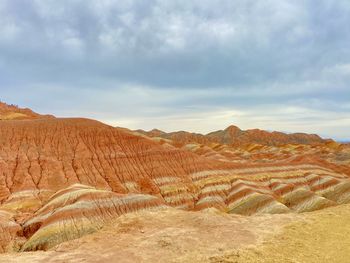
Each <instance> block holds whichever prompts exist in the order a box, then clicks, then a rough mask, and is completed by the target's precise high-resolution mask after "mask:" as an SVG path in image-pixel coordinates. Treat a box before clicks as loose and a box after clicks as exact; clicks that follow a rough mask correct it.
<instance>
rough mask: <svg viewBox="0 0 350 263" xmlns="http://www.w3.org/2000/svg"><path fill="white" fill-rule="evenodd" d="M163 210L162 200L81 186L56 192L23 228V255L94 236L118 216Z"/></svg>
mask: <svg viewBox="0 0 350 263" xmlns="http://www.w3.org/2000/svg"><path fill="white" fill-rule="evenodd" d="M162 208H166V206H165V205H164V202H163V200H161V199H160V198H158V197H156V196H151V195H142V194H116V193H113V192H111V191H107V190H98V189H96V188H93V187H89V186H84V185H79V184H76V185H72V186H71V187H68V188H66V189H63V190H61V191H58V192H57V193H55V194H54V195H52V196H51V197H50V199H49V200H48V202H47V203H46V204H45V205H44V206H43V207H42V208H40V209H39V210H38V211H37V212H36V213H35V214H34V216H33V217H32V218H31V219H29V220H28V221H26V222H25V224H24V225H23V233H24V235H25V236H26V237H27V238H28V241H27V242H26V243H25V244H24V245H23V246H22V249H21V250H22V251H28V250H38V249H45V250H46V249H48V248H50V247H52V246H55V245H57V244H59V243H61V242H64V241H67V240H71V239H75V238H79V237H81V236H84V235H86V234H89V233H93V232H95V231H97V230H98V229H100V228H101V227H102V226H104V225H105V224H107V223H108V222H110V221H111V220H112V219H114V218H117V217H118V216H120V215H122V214H126V213H130V212H136V211H141V210H159V209H162Z"/></svg>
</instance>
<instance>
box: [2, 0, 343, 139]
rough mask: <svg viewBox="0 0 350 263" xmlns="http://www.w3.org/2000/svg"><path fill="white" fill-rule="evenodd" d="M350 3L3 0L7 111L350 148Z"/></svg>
mask: <svg viewBox="0 0 350 263" xmlns="http://www.w3.org/2000/svg"><path fill="white" fill-rule="evenodd" d="M349 25H350V1H348V0H328V1H325V0H319V1H312V0H294V1H290V0H288V1H286V0H191V1H190V0H183V1H182V0H178V1H177V0H173V1H171V0H147V1H144V0H139V1H132V0H115V1H114V0H98V1H90V0H60V1H56V0H0V100H2V101H5V102H8V103H13V104H18V105H19V106H23V107H30V108H32V109H33V110H35V111H37V112H40V113H51V114H54V115H56V116H62V117H69V116H80V117H88V118H93V119H98V120H100V121H102V122H105V123H108V124H111V125H114V126H121V127H127V128H131V129H138V128H142V129H146V130H149V129H152V128H159V129H162V130H165V131H174V130H188V131H194V132H201V133H207V132H210V131H214V130H218V129H224V128H225V127H227V126H229V125H231V124H234V125H237V126H239V127H241V128H242V129H249V128H260V129H266V130H278V131H285V132H307V133H317V134H320V135H321V136H323V137H327V138H328V137H331V138H334V139H337V140H349V139H350V132H349V130H350V87H349V84H350V26H349Z"/></svg>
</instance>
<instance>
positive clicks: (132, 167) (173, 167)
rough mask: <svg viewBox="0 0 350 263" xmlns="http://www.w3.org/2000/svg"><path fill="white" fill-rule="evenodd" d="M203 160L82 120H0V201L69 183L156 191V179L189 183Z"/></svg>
mask: <svg viewBox="0 0 350 263" xmlns="http://www.w3.org/2000/svg"><path fill="white" fill-rule="evenodd" d="M208 163H209V162H208V161H207V160H205V159H204V158H202V157H199V156H197V155H195V154H193V153H189V152H187V151H184V150H179V149H177V148H174V147H163V146H162V145H159V144H158V143H155V142H153V141H151V140H149V139H145V138H142V137H140V136H135V135H132V134H130V133H127V132H125V131H123V130H120V129H115V128H113V127H110V126H107V125H104V124H102V123H99V122H97V121H92V120H87V119H46V120H31V121H5V122H0V198H1V201H4V200H6V198H8V197H9V195H10V194H11V193H15V192H22V191H26V190H41V189H46V190H51V191H57V190H60V189H62V188H64V187H68V186H70V185H72V184H75V183H81V184H86V185H92V186H96V187H98V188H104V189H107V190H112V191H114V192H118V193H128V192H140V193H149V194H160V193H161V192H162V189H160V187H159V185H157V183H156V182H158V181H161V180H163V179H164V178H175V179H174V180H175V181H177V182H181V183H183V184H185V185H188V184H191V181H190V178H189V177H188V174H190V173H193V172H197V171H202V170H207V169H211V165H209V164H208ZM212 166H213V165H212ZM214 166H215V164H214ZM172 202H173V203H174V204H180V203H179V202H175V201H173V200H172Z"/></svg>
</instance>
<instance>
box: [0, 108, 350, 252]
mask: <svg viewBox="0 0 350 263" xmlns="http://www.w3.org/2000/svg"><path fill="white" fill-rule="evenodd" d="M11 109H12V108H11ZM15 109H17V107H15ZM28 116H29V115H28ZM40 116H41V115H39V116H37V117H33V118H29V119H26V120H17V119H16V120H6V121H0V227H1V229H2V232H1V233H0V248H1V251H3V252H4V251H11V250H22V251H30V250H37V249H50V248H51V247H54V246H56V245H57V244H59V243H61V242H65V241H67V240H71V239H75V238H79V237H81V236H84V235H86V234H89V233H92V232H95V231H97V230H98V229H100V228H101V227H103V226H104V225H105V224H108V223H109V222H111V221H112V220H113V219H114V218H117V217H119V216H120V215H122V214H125V213H130V212H137V211H140V210H154V209H155V210H159V209H163V208H165V207H172V208H176V209H181V210H192V211H198V210H208V209H209V210H210V209H214V208H215V209H217V210H219V211H221V212H224V213H232V214H241V215H255V214H281V213H293V212H296V213H299V212H305V211H313V210H318V209H322V208H326V207H330V206H335V205H339V204H345V203H349V202H350V179H349V176H350V163H349V160H350V158H349V156H350V147H349V146H348V145H341V144H337V143H335V142H333V141H323V140H321V142H318V143H317V144H313V141H312V140H313V139H314V140H315V142H316V141H318V140H319V137H314V136H309V135H302V136H301V135H293V136H295V137H291V136H292V135H280V137H279V136H275V135H274V134H273V133H272V134H270V133H268V134H266V132H262V133H261V132H258V133H254V134H255V135H254V136H258V135H257V134H262V135H261V136H260V137H259V138H260V139H259V140H260V141H259V142H260V143H259V144H258V143H256V142H257V139H254V138H255V137H254V136H253V135H251V132H249V131H241V130H240V129H238V128H237V127H229V128H228V129H226V130H225V131H220V132H216V133H212V134H210V135H206V136H204V135H198V134H191V136H189V137H188V134H187V133H186V132H182V133H177V134H176V135H172V136H171V137H169V138H168V137H166V138H163V136H165V133H164V132H162V131H159V130H154V131H152V134H153V135H155V137H150V136H148V135H147V134H140V132H139V133H137V132H132V131H129V130H127V129H124V128H114V127H111V126H108V125H105V124H103V123H100V122H98V121H93V120H89V119H81V118H67V119H64V118H51V117H47V118H46V117H40ZM263 135H264V136H263ZM265 135H266V136H265ZM242 136H243V137H242ZM286 136H287V137H286ZM232 138H245V139H244V140H243V139H242V142H245V140H247V142H249V143H247V144H246V143H243V144H240V145H235V144H232V143H231V140H232ZM273 138H280V139H276V141H277V143H276V145H274V144H275V143H274V142H273V140H274V139H273ZM301 138H305V139H301ZM249 140H252V141H253V142H255V143H252V142H250V141H249ZM271 140H272V141H271ZM290 140H295V141H299V142H300V143H301V144H300V143H299V144H283V145H279V143H281V142H285V141H290Z"/></svg>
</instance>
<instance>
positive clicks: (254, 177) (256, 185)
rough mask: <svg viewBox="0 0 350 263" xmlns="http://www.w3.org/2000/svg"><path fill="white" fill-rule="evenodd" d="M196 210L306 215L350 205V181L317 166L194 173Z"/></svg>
mask: <svg viewBox="0 0 350 263" xmlns="http://www.w3.org/2000/svg"><path fill="white" fill-rule="evenodd" d="M192 179H193V181H194V184H195V186H196V187H197V188H198V189H200V190H199V194H198V195H197V196H198V199H197V202H196V204H195V209H196V210H201V209H204V208H208V207H216V208H218V209H220V210H222V211H226V212H229V213H236V214H243V215H253V214H262V213H288V212H292V211H294V212H306V211H313V210H318V209H322V208H325V207H329V206H334V205H337V204H342V203H347V202H349V197H350V180H349V178H348V176H346V175H343V174H337V173H335V172H333V171H331V170H329V169H326V168H323V167H320V166H315V165H290V166H275V167H252V168H241V169H232V170H218V171H213V170H212V171H207V172H199V173H195V174H192Z"/></svg>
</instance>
